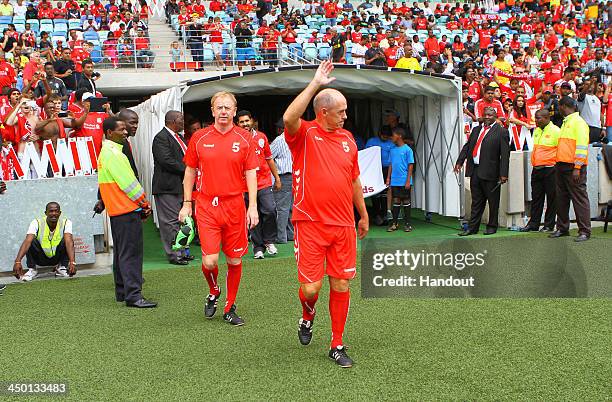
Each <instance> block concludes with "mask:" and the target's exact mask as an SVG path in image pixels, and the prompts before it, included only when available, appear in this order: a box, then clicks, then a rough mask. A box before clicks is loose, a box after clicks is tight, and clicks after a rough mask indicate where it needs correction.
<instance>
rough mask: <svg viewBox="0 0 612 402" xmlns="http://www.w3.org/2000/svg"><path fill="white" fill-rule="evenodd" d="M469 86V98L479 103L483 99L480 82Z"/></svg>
mask: <svg viewBox="0 0 612 402" xmlns="http://www.w3.org/2000/svg"><path fill="white" fill-rule="evenodd" d="M469 85H470V86H469V87H468V96H469V97H470V98H472V99H474V101H477V100H478V99H480V98H482V88H481V87H480V83H478V81H474V82H472V83H471V84H469Z"/></svg>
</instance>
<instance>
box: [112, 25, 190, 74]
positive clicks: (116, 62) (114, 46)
mask: <svg viewBox="0 0 612 402" xmlns="http://www.w3.org/2000/svg"><path fill="white" fill-rule="evenodd" d="M177 44H178V42H177ZM118 45H119V41H118V40H117V38H115V35H114V34H113V33H112V32H109V33H108V36H107V37H106V40H105V41H104V43H102V52H103V53H104V56H105V57H108V59H109V60H110V61H111V63H112V64H113V68H119V53H118V51H117V46H118Z"/></svg>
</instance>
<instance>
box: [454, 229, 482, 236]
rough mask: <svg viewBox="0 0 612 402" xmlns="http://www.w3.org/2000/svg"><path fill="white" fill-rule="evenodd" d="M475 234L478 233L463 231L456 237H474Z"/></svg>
mask: <svg viewBox="0 0 612 402" xmlns="http://www.w3.org/2000/svg"><path fill="white" fill-rule="evenodd" d="M477 233H478V232H472V231H470V230H464V231H463V232H461V233H459V234H458V235H459V236H471V235H475V234H477Z"/></svg>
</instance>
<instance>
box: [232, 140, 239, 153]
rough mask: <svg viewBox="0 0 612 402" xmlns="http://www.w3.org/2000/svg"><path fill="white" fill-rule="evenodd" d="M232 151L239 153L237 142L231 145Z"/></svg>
mask: <svg viewBox="0 0 612 402" xmlns="http://www.w3.org/2000/svg"><path fill="white" fill-rule="evenodd" d="M232 151H233V152H238V151H240V143H239V142H234V143H233V144H232Z"/></svg>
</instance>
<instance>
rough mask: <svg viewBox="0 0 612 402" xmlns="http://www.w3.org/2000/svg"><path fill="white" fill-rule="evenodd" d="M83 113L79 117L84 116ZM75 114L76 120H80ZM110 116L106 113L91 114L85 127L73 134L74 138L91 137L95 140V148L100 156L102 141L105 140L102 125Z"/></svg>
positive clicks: (86, 119)
mask: <svg viewBox="0 0 612 402" xmlns="http://www.w3.org/2000/svg"><path fill="white" fill-rule="evenodd" d="M83 112H84V111H82V112H81V114H79V116H78V117H80V116H82V115H83ZM78 117H77V116H76V114H75V118H78ZM107 117H109V116H108V114H107V113H106V112H89V113H88V114H87V117H86V118H85V123H83V126H82V127H81V128H80V129H78V130H76V131H75V132H74V133H72V134H71V136H72V137H91V138H93V142H94V148H96V155H100V150H101V149H102V140H103V139H104V130H102V123H103V122H104V119H106V118H107Z"/></svg>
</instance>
